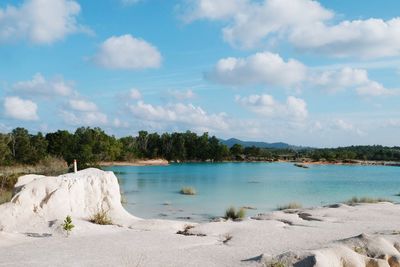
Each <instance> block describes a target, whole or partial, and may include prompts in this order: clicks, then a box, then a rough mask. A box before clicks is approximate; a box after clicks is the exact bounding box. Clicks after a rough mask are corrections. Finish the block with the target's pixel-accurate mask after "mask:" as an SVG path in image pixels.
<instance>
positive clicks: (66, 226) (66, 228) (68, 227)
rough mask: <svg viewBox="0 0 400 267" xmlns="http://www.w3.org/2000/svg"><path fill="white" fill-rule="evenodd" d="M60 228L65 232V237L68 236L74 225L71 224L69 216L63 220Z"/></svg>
mask: <svg viewBox="0 0 400 267" xmlns="http://www.w3.org/2000/svg"><path fill="white" fill-rule="evenodd" d="M62 227H63V229H64V231H66V232H67V236H69V233H70V232H71V231H72V228H74V227H75V225H73V224H72V219H71V216H69V215H68V216H67V217H66V218H65V220H64V223H63V224H62Z"/></svg>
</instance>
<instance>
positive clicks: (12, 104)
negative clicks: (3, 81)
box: [4, 96, 39, 121]
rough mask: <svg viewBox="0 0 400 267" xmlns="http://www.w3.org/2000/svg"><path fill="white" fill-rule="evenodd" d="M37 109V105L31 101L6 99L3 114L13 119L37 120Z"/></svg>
mask: <svg viewBox="0 0 400 267" xmlns="http://www.w3.org/2000/svg"><path fill="white" fill-rule="evenodd" d="M37 109H38V107H37V104H36V103H35V102H33V101H31V100H24V99H21V98H19V97H16V96H11V97H6V98H5V100H4V110H5V114H6V115H7V116H8V117H10V118H13V119H17V120H24V121H35V120H38V119H39V116H38V115H37Z"/></svg>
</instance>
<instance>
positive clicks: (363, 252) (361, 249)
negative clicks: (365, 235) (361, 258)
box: [353, 247, 367, 255]
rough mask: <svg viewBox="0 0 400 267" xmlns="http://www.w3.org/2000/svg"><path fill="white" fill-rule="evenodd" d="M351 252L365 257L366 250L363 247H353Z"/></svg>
mask: <svg viewBox="0 0 400 267" xmlns="http://www.w3.org/2000/svg"><path fill="white" fill-rule="evenodd" d="M353 250H354V252H356V253H358V254H362V255H367V250H366V249H365V248H363V247H354V248H353Z"/></svg>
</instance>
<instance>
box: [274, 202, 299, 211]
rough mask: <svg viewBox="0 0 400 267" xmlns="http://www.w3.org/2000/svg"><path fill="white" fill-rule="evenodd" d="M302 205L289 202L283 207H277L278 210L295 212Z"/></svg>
mask: <svg viewBox="0 0 400 267" xmlns="http://www.w3.org/2000/svg"><path fill="white" fill-rule="evenodd" d="M302 207H303V205H301V203H297V202H290V203H288V204H285V205H281V206H278V210H296V209H301V208H302Z"/></svg>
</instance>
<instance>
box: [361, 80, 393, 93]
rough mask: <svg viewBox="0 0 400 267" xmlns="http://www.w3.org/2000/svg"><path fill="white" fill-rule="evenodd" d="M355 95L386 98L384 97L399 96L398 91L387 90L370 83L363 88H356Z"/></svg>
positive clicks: (380, 85) (372, 82) (379, 85)
mask: <svg viewBox="0 0 400 267" xmlns="http://www.w3.org/2000/svg"><path fill="white" fill-rule="evenodd" d="M356 90H357V93H358V94H359V95H360V96H386V95H399V94H400V90H399V89H387V88H385V87H384V86H383V85H382V84H380V83H378V82H374V81H370V82H369V83H367V84H365V85H364V86H361V87H358V88H357V89H356Z"/></svg>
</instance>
